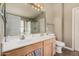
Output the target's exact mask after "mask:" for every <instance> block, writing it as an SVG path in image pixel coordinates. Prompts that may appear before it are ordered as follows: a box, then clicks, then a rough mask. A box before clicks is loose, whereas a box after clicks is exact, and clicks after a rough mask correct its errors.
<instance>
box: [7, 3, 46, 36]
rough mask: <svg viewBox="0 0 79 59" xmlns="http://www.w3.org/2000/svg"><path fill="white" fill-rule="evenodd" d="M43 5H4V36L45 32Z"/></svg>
mask: <svg viewBox="0 0 79 59" xmlns="http://www.w3.org/2000/svg"><path fill="white" fill-rule="evenodd" d="M45 24H46V19H45V12H44V5H43V4H33V3H28V4H27V3H6V36H16V35H21V34H25V35H26V34H34V33H44V32H46V25H45Z"/></svg>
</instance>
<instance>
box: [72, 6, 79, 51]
mask: <svg viewBox="0 0 79 59" xmlns="http://www.w3.org/2000/svg"><path fill="white" fill-rule="evenodd" d="M77 9H79V7H76V8H73V9H72V50H75V19H74V18H75V10H77Z"/></svg>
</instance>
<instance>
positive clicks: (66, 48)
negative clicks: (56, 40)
mask: <svg viewBox="0 0 79 59" xmlns="http://www.w3.org/2000/svg"><path fill="white" fill-rule="evenodd" d="M64 48H66V49H68V50H71V51H74V50H73V49H72V48H70V47H64Z"/></svg>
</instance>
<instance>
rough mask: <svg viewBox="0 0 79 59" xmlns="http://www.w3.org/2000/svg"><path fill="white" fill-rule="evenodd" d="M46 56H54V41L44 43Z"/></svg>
mask: <svg viewBox="0 0 79 59" xmlns="http://www.w3.org/2000/svg"><path fill="white" fill-rule="evenodd" d="M44 55H45V56H51V55H52V40H51V39H49V40H46V41H44Z"/></svg>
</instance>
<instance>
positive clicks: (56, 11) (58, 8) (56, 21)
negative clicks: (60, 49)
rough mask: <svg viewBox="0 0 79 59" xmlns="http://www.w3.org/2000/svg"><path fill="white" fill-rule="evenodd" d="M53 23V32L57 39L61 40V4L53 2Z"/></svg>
mask: <svg viewBox="0 0 79 59" xmlns="http://www.w3.org/2000/svg"><path fill="white" fill-rule="evenodd" d="M53 6H54V7H53V9H54V13H53V16H54V17H53V20H54V21H53V23H54V25H55V33H56V36H57V40H59V41H62V4H60V3H55V4H53Z"/></svg>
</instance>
